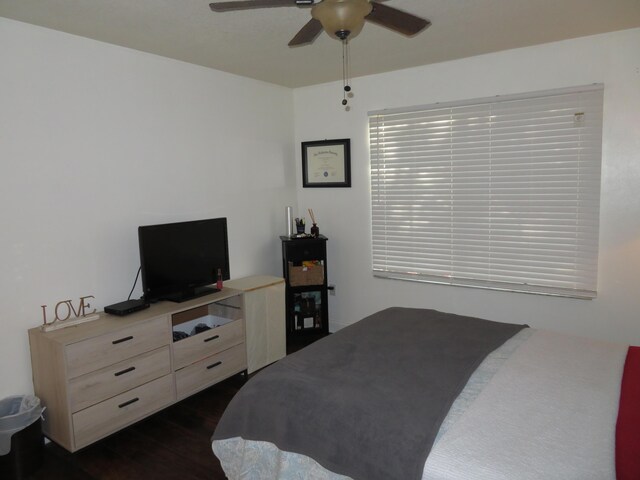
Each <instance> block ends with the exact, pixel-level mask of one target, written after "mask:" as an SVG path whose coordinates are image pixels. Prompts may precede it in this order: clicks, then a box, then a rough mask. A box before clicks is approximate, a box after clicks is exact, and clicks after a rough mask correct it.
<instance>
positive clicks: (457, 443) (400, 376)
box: [212, 307, 640, 480]
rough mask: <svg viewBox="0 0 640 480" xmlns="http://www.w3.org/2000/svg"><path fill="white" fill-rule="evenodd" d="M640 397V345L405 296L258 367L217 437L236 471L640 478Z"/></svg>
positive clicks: (326, 478) (405, 477)
mask: <svg viewBox="0 0 640 480" xmlns="http://www.w3.org/2000/svg"><path fill="white" fill-rule="evenodd" d="M621 392H622V394H621ZM639 402H640V352H639V350H638V349H637V348H636V347H628V346H627V345H622V344H614V343H607V342H602V341H597V340H590V339H585V338H577V337H573V336H569V335H562V334H558V333H552V332H549V331H545V330H537V329H532V328H528V327H527V326H526V325H516V324H508V323H501V322H492V321H488V320H483V319H478V318H474V317H466V316H460V315H453V314H448V313H443V312H438V311H435V310H427V309H411V308H399V307H395V308H390V309H386V310H383V311H381V312H378V313H376V314H374V315H371V316H369V317H367V318H365V319H363V320H361V321H359V322H356V323H355V324H353V325H350V326H349V327H347V328H344V329H342V330H340V331H339V332H337V333H335V334H333V335H331V336H329V337H326V338H324V339H322V340H320V341H318V342H316V343H314V344H313V345H310V346H309V347H307V348H305V349H303V350H301V351H299V352H296V353H295V354H293V355H289V356H287V357H286V358H284V359H282V360H281V361H279V362H277V363H276V364H274V365H271V366H269V367H267V368H266V369H264V370H262V371H260V372H259V373H258V374H256V375H255V376H254V377H252V378H251V379H250V380H249V381H248V382H247V383H246V384H245V385H244V386H243V388H242V389H241V390H240V391H239V392H238V394H237V395H236V396H235V397H234V398H233V399H232V401H231V402H230V404H229V406H228V407H227V410H226V411H225V413H224V414H223V416H222V418H221V419H220V422H219V423H218V426H217V428H216V431H215V433H214V435H213V437H212V448H213V451H214V453H215V454H216V456H217V457H218V458H219V459H220V463H221V465H222V467H223V469H224V471H225V473H226V475H227V476H228V478H229V479H231V480H234V479H260V480H266V479H294V478H296V479H298V478H299V479H318V480H344V479H349V478H352V479H356V480H360V479H362V480H375V479H385V480H389V479H398V480H412V479H416V480H420V479H424V480H426V479H436V480H437V479H441V480H454V479H456V480H459V479H465V480H466V479H468V480H472V479H473V480H485V479H486V480H500V479H504V480H507V479H509V480H512V479H518V480H527V479H556V478H557V479H563V480H567V479H576V480H577V479H580V480H588V479H594V480H595V479H598V480H604V479H614V478H618V479H620V480H627V479H630V480H631V479H636V480H637V479H639V478H640V439H639V437H640V435H639V433H638V432H639V431H640V414H639V409H638V404H639ZM616 425H617V429H616ZM616 469H617V475H616Z"/></svg>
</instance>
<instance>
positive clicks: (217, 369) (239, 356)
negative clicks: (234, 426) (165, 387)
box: [176, 343, 247, 399]
mask: <svg viewBox="0 0 640 480" xmlns="http://www.w3.org/2000/svg"><path fill="white" fill-rule="evenodd" d="M246 368H247V352H246V349H245V345H244V343H241V344H239V345H236V346H235V347H231V348H229V349H227V350H225V351H223V352H220V353H218V354H216V355H212V356H210V357H207V358H205V359H203V360H200V361H199V362H197V363H194V364H193V365H189V366H188V367H185V368H183V369H181V370H178V371H177V372H176V390H177V393H178V399H182V398H184V397H186V396H188V395H191V394H192V393H195V392H197V391H198V390H202V389H203V388H206V387H208V386H209V385H212V384H214V383H216V382H219V381H221V380H224V379H225V378H227V377H230V376H231V375H234V374H236V373H240V372H241V371H243V370H246Z"/></svg>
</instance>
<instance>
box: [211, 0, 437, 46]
mask: <svg viewBox="0 0 640 480" xmlns="http://www.w3.org/2000/svg"><path fill="white" fill-rule="evenodd" d="M383 1H385V0H375V1H374V0H317V1H316V0H240V1H231V2H215V3H211V4H209V7H211V10H213V11H214V12H230V11H233V10H249V9H253V8H270V7H311V16H312V17H313V18H312V19H311V20H309V22H307V24H306V25H305V26H304V27H302V29H301V30H300V31H299V32H298V33H297V34H296V36H295V37H293V39H292V40H291V41H290V42H289V46H290V47H296V46H300V45H308V44H310V43H312V42H313V41H314V40H315V39H316V38H317V37H318V35H320V33H321V32H322V30H325V31H326V32H327V34H329V36H331V37H333V38H337V39H340V40H342V41H345V40H347V39H351V38H353V37H355V36H356V35H358V33H360V31H361V30H362V27H363V26H364V22H365V20H366V21H369V22H372V23H375V24H378V25H381V26H383V27H387V28H389V29H391V30H393V31H395V32H398V33H402V34H404V35H407V36H412V35H415V34H417V33H419V32H421V31H422V30H424V29H425V28H427V27H428V26H429V25H431V22H430V21H429V20H426V19H424V18H420V17H417V16H415V15H412V14H410V13H406V12H403V11H402V10H398V9H397V8H393V7H388V6H386V5H383V4H382V3H381V2H383Z"/></svg>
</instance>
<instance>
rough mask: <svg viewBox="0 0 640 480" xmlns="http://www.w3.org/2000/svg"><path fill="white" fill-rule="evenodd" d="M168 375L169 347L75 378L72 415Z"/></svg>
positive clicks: (71, 400)
mask: <svg viewBox="0 0 640 480" xmlns="http://www.w3.org/2000/svg"><path fill="white" fill-rule="evenodd" d="M169 373H171V354H170V353H169V346H168V345H167V346H166V347H161V348H158V349H156V350H152V351H151V352H147V353H143V354H142V355H138V356H135V357H133V358H130V359H127V360H125V361H123V362H119V363H116V364H114V365H110V366H108V367H105V368H103V369H101V370H98V371H95V372H91V373H87V374H86V375H82V376H80V377H76V378H74V379H73V380H71V382H70V383H69V395H70V398H69V402H70V403H71V411H72V412H77V411H78V410H82V409H83V408H87V407H90V406H91V405H94V404H96V403H98V402H101V401H102V400H106V399H107V398H111V397H113V396H115V395H118V394H120V393H123V392H126V391H127V390H131V389H132V388H134V387H137V386H138V385H143V384H145V383H148V382H150V381H151V380H155V379H156V378H159V377H162V376H164V375H167V374H169Z"/></svg>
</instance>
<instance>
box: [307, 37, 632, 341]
mask: <svg viewBox="0 0 640 480" xmlns="http://www.w3.org/2000/svg"><path fill="white" fill-rule="evenodd" d="M426 35H428V33H426ZM357 41H358V39H356V40H355V42H357ZM639 45H640V29H634V30H627V31H622V32H616V33H612V34H605V35H598V36H593V37H585V38H580V39H575V40H570V41H564V42H558V43H553V44H546V45H540V46H535V47H530V48H523V49H518V50H512V51H505V52H500V53H495V54H490V55H483V56H478V57H473V58H468V59H463V60H459V61H452V62H447V63H441V64H436V65H430V66H424V67H419V68H412V69H408V70H403V71H396V72H391V73H386V74H380V75H374V76H368V77H363V78H356V79H354V80H353V81H352V83H351V84H352V87H353V91H354V93H355V97H354V98H353V99H352V100H351V102H350V103H351V108H352V109H351V111H350V112H345V111H344V109H343V108H342V106H341V105H340V100H341V99H342V92H341V88H342V85H341V82H340V83H331V84H324V85H318V86H312V87H307V88H302V89H297V90H295V92H294V99H295V100H294V103H295V128H296V132H295V140H296V153H297V156H298V158H297V161H296V168H297V169H298V173H297V176H298V178H300V176H301V173H300V170H301V167H300V158H299V157H300V153H298V150H299V142H302V141H309V140H321V139H325V138H329V139H331V138H351V142H352V151H351V155H352V160H351V168H352V176H353V179H352V180H353V187H352V188H350V189H302V188H301V187H300V185H301V184H300V181H299V180H298V205H299V207H300V209H301V211H304V210H306V209H307V208H313V209H314V213H315V214H316V216H317V217H318V223H319V226H320V231H321V233H323V234H325V235H326V236H327V237H329V242H328V269H329V272H328V273H329V281H330V283H335V284H336V286H337V290H336V296H335V297H329V299H330V324H331V329H333V330H335V329H338V328H340V327H342V326H344V325H347V324H350V323H352V322H354V321H356V320H359V319H360V318H362V317H364V316H366V315H368V314H371V313H373V312H375V311H377V310H379V309H381V308H384V307H388V306H394V305H407V306H419V307H429V308H435V309H438V310H443V311H449V312H454V313H459V314H465V315H474V316H480V317H484V318H489V319H495V320H500V321H510V322H517V323H528V324H530V325H532V326H535V327H544V328H550V329H555V330H560V331H567V332H573V333H576V334H580V335H585V336H592V337H596V338H603V339H610V340H618V341H625V342H629V343H635V344H640V318H639V317H640V315H639V312H640V273H639V272H640V194H639V193H638V192H639V191H640V48H638V46H639ZM354 46H355V45H354ZM408 47H409V48H410V45H409V44H408ZM352 60H353V61H354V62H357V57H355V56H354V55H352ZM595 82H602V83H604V84H605V112H604V116H605V118H604V144H603V161H602V165H603V169H602V172H603V179H602V200H601V225H600V262H599V285H598V298H597V299H596V300H592V301H588V300H572V299H562V298H553V297H545V296H538V295H528V294H517V293H502V292H495V291H486V290H478V289H471V288H462V287H449V286H438V285H430V284H419V283H413V282H404V281H398V280H383V279H375V278H373V277H372V275H371V241H370V229H371V221H370V197H369V157H368V143H367V142H368V136H367V112H368V111H371V110H378V109H383V108H394V107H402V106H409V105H422V104H430V103H435V102H444V101H452V100H461V99H472V98H479V97H486V96H492V95H500V94H512V93H522V92H529V91H536V90H544V89H552V88H560V87H568V86H575V85H585V84H590V83H595Z"/></svg>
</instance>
